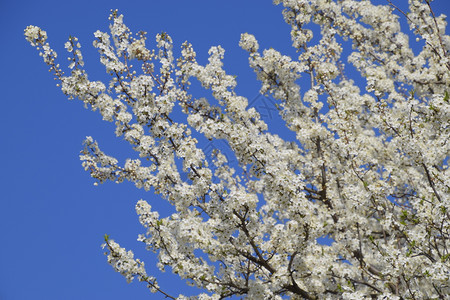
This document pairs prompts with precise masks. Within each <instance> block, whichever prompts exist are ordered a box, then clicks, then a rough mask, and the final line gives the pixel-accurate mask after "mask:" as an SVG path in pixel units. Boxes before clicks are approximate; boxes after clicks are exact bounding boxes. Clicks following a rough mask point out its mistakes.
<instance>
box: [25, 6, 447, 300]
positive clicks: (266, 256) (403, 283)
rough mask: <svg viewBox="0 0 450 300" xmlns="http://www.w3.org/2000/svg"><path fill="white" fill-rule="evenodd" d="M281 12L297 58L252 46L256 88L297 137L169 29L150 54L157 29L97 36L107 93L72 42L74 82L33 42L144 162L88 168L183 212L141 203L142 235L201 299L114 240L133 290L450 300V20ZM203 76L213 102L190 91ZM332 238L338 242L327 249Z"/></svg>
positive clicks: (33, 36) (94, 151) (97, 158)
mask: <svg viewBox="0 0 450 300" xmlns="http://www.w3.org/2000/svg"><path fill="white" fill-rule="evenodd" d="M274 3H275V4H278V5H279V4H281V5H283V6H284V10H283V16H284V19H285V21H286V23H287V24H289V25H290V26H291V32H290V35H291V39H292V47H294V48H295V49H296V51H297V54H298V55H297V56H296V57H290V56H287V55H283V54H282V53H280V52H279V51H277V50H275V49H273V48H270V49H265V50H260V49H259V44H258V41H257V40H256V38H255V37H254V36H253V35H251V34H249V33H244V34H242V35H241V39H240V42H239V46H240V47H241V48H242V49H244V50H245V51H247V52H248V56H249V66H250V68H252V69H253V70H254V71H255V73H256V76H257V79H258V80H259V81H260V82H261V89H260V93H261V94H264V95H270V96H271V97H273V99H276V101H277V110H278V112H279V114H280V116H281V118H282V119H283V121H284V122H285V124H286V127H287V128H288V129H289V130H290V131H292V133H293V134H294V135H295V140H285V139H283V138H281V137H280V136H279V135H277V134H276V133H275V132H273V131H271V130H270V124H267V122H265V121H264V120H263V119H262V118H261V116H260V113H259V112H258V111H257V110H256V109H255V108H254V107H250V106H249V105H248V104H249V103H248V99H247V98H245V97H243V96H240V95H238V94H237V93H236V92H235V87H236V85H237V80H236V77H235V76H233V75H230V74H227V73H226V72H225V70H224V68H223V63H222V60H223V57H224V52H225V50H224V49H223V48H222V47H221V46H215V47H212V48H211V49H210V51H209V62H208V63H207V64H206V65H201V64H200V63H198V62H197V60H196V53H195V51H194V49H193V47H192V45H190V44H189V43H188V42H185V43H183V44H182V46H181V55H180V56H179V57H178V58H175V55H174V51H173V42H172V39H171V37H170V36H169V34H167V33H164V32H163V33H160V34H158V35H157V36H156V47H155V49H151V48H150V47H147V46H146V44H147V36H146V33H145V32H142V31H141V32H138V33H137V34H133V33H132V32H131V31H130V29H129V28H128V27H127V26H126V25H125V24H124V22H123V15H120V14H119V13H118V12H117V11H112V13H111V16H110V21H111V24H110V32H109V33H106V32H101V31H97V32H95V34H94V35H95V38H96V40H95V41H94V46H95V47H96V48H97V49H98V51H99V53H100V61H101V63H102V64H103V65H104V66H105V68H106V72H107V73H108V74H109V75H111V79H110V81H109V82H105V83H103V82H100V81H91V80H89V79H88V74H87V72H86V71H85V69H84V62H83V56H82V54H81V51H80V47H81V46H80V44H79V42H78V39H77V38H75V37H70V38H69V40H68V41H67V43H66V44H65V48H66V49H67V51H68V53H69V61H70V64H69V74H66V73H65V72H64V71H63V70H62V68H61V67H60V65H59V64H58V63H57V54H56V52H55V51H54V50H52V48H51V47H50V45H49V43H48V42H47V34H46V32H45V31H44V30H42V29H41V28H39V27H36V26H28V27H27V28H26V29H25V37H26V39H27V40H28V41H29V42H30V43H31V45H32V46H35V47H36V48H37V49H38V50H39V52H40V56H42V58H43V59H44V62H45V63H47V64H48V65H49V67H50V70H51V71H52V72H53V74H54V76H55V78H56V79H57V80H58V82H59V86H60V87H61V89H62V91H63V93H64V94H65V95H67V96H68V97H69V99H73V98H77V99H80V100H81V101H83V102H84V104H85V105H86V107H89V108H91V109H92V110H94V111H99V112H100V114H101V115H102V117H103V119H104V120H105V121H109V122H113V123H114V124H115V126H116V135H117V136H121V137H123V138H124V139H125V140H126V141H128V142H129V143H130V145H131V146H132V148H133V149H134V150H135V151H136V152H137V153H138V154H139V157H140V158H139V159H128V160H126V161H125V162H119V161H118V160H117V159H116V158H114V157H112V156H110V155H108V154H106V153H105V152H103V151H102V150H101V149H100V146H99V145H98V143H97V142H96V141H95V140H94V139H93V138H92V137H87V138H86V140H85V148H84V150H83V152H82V155H81V156H80V158H81V160H82V161H83V163H82V164H83V167H84V168H85V170H86V171H89V172H90V174H91V176H92V177H93V178H95V179H96V181H97V182H98V183H103V182H105V181H108V180H111V181H115V182H123V181H125V180H128V181H132V182H134V183H135V185H136V187H138V188H143V189H145V190H147V191H151V192H154V193H157V194H160V195H161V196H162V197H163V198H164V199H165V200H167V201H168V202H170V204H172V205H173V207H174V212H173V214H171V215H170V216H168V217H160V215H159V213H158V212H157V211H155V210H153V209H152V205H151V202H150V203H149V202H147V201H144V200H139V201H138V202H137V205H136V212H137V213H138V215H139V220H140V223H141V224H142V225H143V227H145V230H146V232H145V233H144V234H142V235H140V236H139V237H138V238H139V240H140V241H142V242H143V243H144V244H145V245H146V247H147V248H148V250H150V251H153V252H155V253H156V254H157V260H158V267H159V268H160V270H165V269H166V268H167V267H168V268H169V269H170V270H171V271H172V272H173V273H175V274H178V275H179V276H180V277H181V278H182V279H185V280H186V282H187V283H188V284H191V285H194V286H196V287H198V288H200V289H202V290H204V293H202V294H200V295H198V296H193V297H188V296H184V295H171V294H170V293H169V292H167V290H166V289H165V288H164V287H160V286H159V285H158V282H157V274H147V271H146V269H145V265H144V262H142V261H141V260H139V259H136V258H134V254H133V252H132V251H127V250H125V249H124V248H122V247H120V245H119V244H118V243H117V242H115V241H114V240H112V239H111V238H110V237H109V236H105V244H104V247H105V249H106V250H107V258H108V262H109V263H110V264H111V265H112V266H113V268H114V269H115V270H116V271H117V272H120V273H121V274H122V275H124V276H125V277H126V279H127V280H128V281H129V282H130V281H132V280H133V279H135V278H137V279H138V280H139V281H143V282H146V283H147V285H148V287H149V289H150V290H151V291H152V292H157V293H162V294H163V296H165V297H168V298H171V299H180V300H182V299H191V298H192V299H224V298H228V297H233V296H242V297H247V298H249V299H283V298H286V297H290V298H292V299H363V298H374V299H429V298H430V299H431V298H437V299H439V298H441V299H444V297H446V296H448V295H449V294H450V284H449V282H450V252H449V247H450V244H449V239H450V213H449V212H450V198H449V194H450V193H449V192H450V176H449V175H450V174H449V169H448V154H449V149H450V147H449V140H450V139H449V136H450V134H449V133H450V128H449V120H450V108H449V98H450V96H449V90H450V88H449V86H450V60H449V58H450V36H448V35H445V30H446V26H447V23H446V20H445V16H443V15H441V16H437V15H435V14H434V12H433V9H432V6H431V4H430V1H429V0H421V1H420V0H410V1H409V8H408V11H407V12H406V11H404V10H403V9H402V8H399V7H397V6H396V4H395V3H394V2H391V1H389V0H388V1H387V4H386V5H374V4H372V3H371V2H370V1H355V0H336V1H330V0H284V1H282V0H275V1H274ZM401 19H404V20H406V21H407V23H408V24H409V29H405V28H401V24H400V23H401V22H400V20H401ZM317 28H320V30H319V29H317ZM411 38H415V39H416V40H415V41H414V40H413V41H412V42H410V39H411ZM417 45H421V47H420V49H419V51H415V50H414V49H413V48H414V47H416V48H417ZM274 47H276V45H274ZM415 52H417V53H415ZM345 63H348V64H349V65H348V66H346V65H345ZM349 68H351V71H349ZM358 77H362V78H363V79H364V80H359V79H358ZM305 79H306V80H305ZM194 81H196V82H198V83H200V84H201V86H202V87H203V88H204V89H206V90H208V91H210V95H211V96H210V97H209V98H206V97H196V96H195V93H191V91H192V90H194V89H192V88H190V87H191V83H193V82H194ZM178 111H179V113H178ZM183 116H184V117H183ZM199 136H201V137H202V138H206V139H210V140H222V141H224V142H226V144H227V145H228V146H229V148H230V149H232V151H233V155H234V157H235V158H236V161H237V163H230V162H229V159H228V158H227V156H226V155H224V152H223V151H222V150H221V149H214V151H212V153H211V157H209V155H210V154H209V153H205V151H204V148H203V147H202V145H201V142H200V141H199V139H200V138H199ZM324 237H326V238H327V239H328V240H329V242H328V243H323V242H320V240H318V239H320V238H324Z"/></svg>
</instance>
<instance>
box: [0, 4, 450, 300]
mask: <svg viewBox="0 0 450 300" xmlns="http://www.w3.org/2000/svg"><path fill="white" fill-rule="evenodd" d="M403 1H406V0H403ZM378 2H383V1H378ZM435 2H436V4H435V8H436V11H437V12H438V13H442V12H443V13H448V12H449V11H450V10H449V8H450V3H449V2H448V1H444V0H440V1H435ZM127 3H133V4H126V3H125V1H115V0H109V1H104V0H102V1H87V0H81V1H45V0H44V1H5V0H1V1H0V12H1V13H2V16H1V18H0V28H2V36H3V38H2V42H1V44H2V46H1V47H0V65H1V66H2V72H1V73H0V77H1V80H0V86H1V87H2V96H1V105H2V111H3V113H2V116H1V118H0V126H1V128H2V132H3V138H2V140H1V142H0V143H1V144H2V147H1V148H0V151H1V156H0V157H1V158H2V170H3V171H2V172H0V185H1V188H2V191H3V193H2V196H1V198H0V199H1V200H0V233H1V246H0V299H2V300H3V299H5V300H12V299H110V300H113V299H127V298H129V299H141V298H147V299H163V297H162V296H159V295H155V294H153V295H152V294H150V293H149V292H148V290H147V289H146V288H145V286H144V285H143V284H142V283H138V282H135V283H132V284H127V283H126V281H125V279H124V278H123V277H122V276H121V275H119V274H118V273H115V272H114V271H113V269H112V268H111V266H109V265H108V264H107V262H106V257H105V256H104V255H103V252H102V249H101V248H100V245H101V243H102V238H103V235H104V234H105V233H107V234H109V235H110V236H111V237H112V238H113V239H115V240H117V241H118V242H119V243H120V244H121V245H122V246H125V247H127V248H129V249H133V250H134V252H135V255H136V257H139V258H141V259H143V260H144V261H145V262H146V265H147V268H148V273H149V274H158V271H157V270H156V268H155V267H154V266H155V263H156V261H155V257H154V256H153V254H152V253H149V252H147V251H145V249H144V247H143V244H141V243H139V242H137V241H136V238H137V235H138V234H140V233H143V228H142V227H141V226H140V224H139V223H138V218H137V216H136V213H135V211H134V205H135V203H136V201H137V200H139V199H141V198H142V199H145V200H148V201H149V202H151V204H152V206H154V207H155V208H157V209H160V210H162V212H163V213H162V214H163V215H164V214H168V213H169V212H170V206H168V205H167V204H166V203H164V202H163V201H161V200H160V199H159V198H158V197H156V196H154V195H153V194H151V193H145V192H144V191H142V190H137V189H136V188H135V187H134V186H133V185H132V184H131V183H123V184H120V185H117V184H114V183H105V184H103V185H100V186H98V187H95V186H94V185H93V183H94V180H93V179H92V178H91V177H90V176H89V174H88V173H87V172H85V171H84V170H83V168H82V167H81V162H80V161H79V158H78V155H79V151H80V150H81V149H82V141H83V139H84V138H85V137H86V136H87V135H91V136H93V137H94V139H97V140H98V141H99V144H100V146H101V148H102V149H103V150H104V151H105V152H107V153H109V154H112V155H114V156H116V157H118V158H119V159H124V158H126V157H129V156H133V152H131V151H130V148H129V147H128V145H127V144H126V143H125V142H124V141H122V140H121V139H120V138H116V137H115V135H114V129H113V126H112V124H110V123H105V122H103V121H102V120H101V117H100V115H99V114H98V113H93V112H91V111H88V110H86V109H84V108H83V105H82V103H81V102H79V101H72V102H69V101H68V100H67V99H66V97H65V96H64V95H63V94H62V92H61V91H60V90H59V89H58V88H57V87H56V86H55V84H56V82H55V81H54V80H53V78H52V76H51V75H50V74H49V73H48V72H47V69H48V68H47V66H46V65H45V64H44V63H43V62H42V60H41V58H40V57H39V56H38V53H37V51H36V50H35V49H33V48H32V47H31V46H29V45H28V44H27V42H26V41H25V39H24V37H23V30H24V28H25V27H26V26H27V25H30V24H33V25H37V26H40V27H42V28H43V29H44V30H46V31H47V34H48V36H49V42H50V43H51V45H52V47H53V48H54V49H55V50H57V52H58V53H59V55H60V63H61V64H62V65H64V64H65V62H66V61H65V52H64V42H65V41H66V40H67V38H68V36H69V35H72V36H76V37H78V38H79V41H80V42H81V44H82V50H83V54H84V57H85V62H86V69H87V71H88V73H89V74H90V79H91V80H95V79H103V78H106V75H105V74H104V69H103V68H102V66H101V65H100V63H99V60H98V55H97V52H96V50H95V49H94V48H93V47H92V41H93V33H94V32H95V31H96V30H97V29H100V30H103V31H106V30H107V28H108V24H109V23H108V22H109V21H108V15H109V11H110V9H116V8H117V9H119V12H120V13H123V14H124V15H125V23H126V24H127V25H128V26H129V27H130V28H131V30H132V31H134V32H136V31H138V30H145V31H147V32H148V36H149V39H148V45H154V39H153V37H154V36H155V34H156V33H158V32H161V31H165V32H167V33H169V35H171V36H172V39H173V40H174V44H175V49H179V46H180V45H181V43H182V42H184V41H185V40H188V41H189V42H191V43H192V44H193V46H194V49H195V50H196V52H197V55H198V60H199V61H200V62H202V63H205V62H206V61H207V52H208V49H209V48H210V47H211V46H214V45H221V46H222V47H223V48H225V49H226V53H225V60H224V63H225V69H226V70H227V71H228V72H229V73H230V74H235V75H238V87H237V92H238V93H239V94H240V95H242V96H245V97H247V98H248V99H249V102H250V103H253V105H254V106H255V107H257V109H259V110H260V113H261V114H262V115H263V117H264V115H265V117H264V119H265V120H266V121H270V120H271V119H272V120H274V121H275V123H276V125H275V126H274V127H272V130H277V131H278V132H279V133H280V134H281V135H283V134H285V133H286V132H285V130H284V129H282V127H279V126H278V124H277V122H276V119H277V118H276V117H275V115H274V111H271V110H267V109H266V108H267V107H266V108H264V107H263V106H264V105H265V104H264V99H262V98H261V97H258V91H259V84H258V82H257V81H256V80H255V75H254V73H253V71H252V70H251V69H250V68H249V67H248V63H247V54H246V52H245V51H244V50H242V49H240V48H239V47H238V42H239V37H240V34H241V33H244V32H249V33H252V34H254V35H255V36H256V38H257V39H258V40H259V42H260V46H261V48H269V47H273V48H275V49H277V50H280V51H281V52H283V53H284V54H290V55H294V54H295V51H294V50H292V48H290V47H289V46H290V35H289V27H288V25H286V24H285V23H284V22H283V18H282V15H281V8H280V7H275V6H273V5H272V3H271V1H261V0H248V1H237V0H228V1H206V0H203V1H182V0H172V1H152V0H149V1H142V2H127ZM269 100H270V99H269ZM266 101H267V100H266ZM266 104H268V105H269V109H270V105H271V102H270V101H268V102H266ZM217 145H219V146H220V143H219V144H217ZM205 147H207V145H205ZM160 285H161V287H162V288H163V289H165V290H167V291H168V292H169V293H172V294H174V295H178V294H179V293H184V292H185V293H188V294H189V293H190V292H192V290H191V289H189V288H187V287H185V286H184V285H183V283H182V282H181V281H179V280H178V279H177V277H175V276H174V275H172V274H170V272H168V273H166V274H163V275H162V277H161V279H160Z"/></svg>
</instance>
